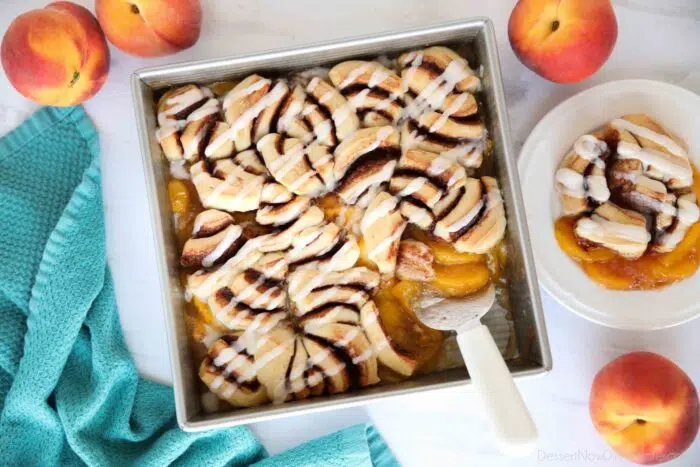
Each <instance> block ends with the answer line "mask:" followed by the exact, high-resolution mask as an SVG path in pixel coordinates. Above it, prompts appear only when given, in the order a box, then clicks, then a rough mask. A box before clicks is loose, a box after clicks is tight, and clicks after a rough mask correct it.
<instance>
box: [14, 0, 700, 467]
mask: <svg viewBox="0 0 700 467" xmlns="http://www.w3.org/2000/svg"><path fill="white" fill-rule="evenodd" d="M46 3H47V1H46V0H3V2H2V6H0V31H5V30H6V29H7V26H8V25H9V23H10V21H11V20H12V18H14V17H15V16H17V15H18V14H20V13H21V12H23V11H26V10H29V9H31V8H39V7H42V6H44V5H45V4H46ZM77 3H81V4H83V5H85V6H87V7H88V8H91V9H92V7H93V4H94V2H93V1H91V0H79V1H77ZM202 3H203V6H204V11H205V20H204V25H203V31H202V36H201V39H200V40H199V42H198V43H197V44H196V45H195V46H194V47H193V48H191V49H189V50H186V51H184V52H181V53H179V54H177V55H173V56H170V57H164V58H159V59H151V60H144V59H137V58H133V57H130V56H127V55H125V54H123V53H121V52H119V51H118V50H116V49H114V48H112V61H111V72H110V76H109V79H108V81H107V83H106V84H105V86H104V88H103V90H102V91H101V92H100V93H99V94H98V95H97V96H96V97H95V98H93V99H92V100H91V101H89V102H87V103H86V105H85V107H86V109H87V112H88V113H89V114H90V116H91V117H92V118H93V120H94V122H95V125H96V126H97V128H98V130H99V132H100V142H101V146H102V172H103V180H104V187H103V190H104V198H105V212H106V222H107V243H108V249H107V250H108V259H109V264H110V266H111V268H112V273H113V276H114V280H115V285H116V291H117V299H118V303H119V310H120V317H121V322H122V326H123V328H124V333H125V335H126V339H127V343H128V345H129V348H130V349H131V351H132V353H133V355H134V358H135V359H136V362H137V365H138V367H139V369H140V371H141V372H142V373H143V374H144V375H146V376H148V377H150V378H154V379H156V380H159V381H164V382H168V381H170V370H169V363H168V356H167V349H166V340H165V331H164V320H163V314H162V310H161V298H160V291H159V289H158V288H159V285H158V279H157V274H156V269H157V268H156V258H155V256H154V251H153V247H152V237H151V232H150V226H149V221H148V212H147V206H146V202H145V199H146V193H145V186H144V179H143V175H142V166H141V156H140V153H139V148H138V143H137V138H136V128H135V124H134V113H133V107H132V103H131V96H130V90H129V76H130V75H131V73H132V72H133V71H134V70H135V69H137V68H141V67H145V66H152V65H158V64H165V63H173V62H178V61H184V60H191V59H199V58H215V57H221V56H226V55H234V54H239V53H244V52H253V51H262V50H265V49H271V48H279V47H288V46H292V45H297V44H299V45H300V44H305V43H310V42H314V41H318V40H325V39H333V38H341V37H344V36H353V35H360V34H366V33H372V32H379V31H387V30H395V29H399V28H405V27H409V26H417V25H427V24H431V23H437V22H440V21H447V20H456V19H459V18H467V17H472V16H488V17H490V18H491V19H492V20H493V22H494V24H495V27H496V33H497V37H498V42H499V51H500V55H501V64H502V68H503V76H504V79H505V89H506V98H507V101H508V106H509V114H510V119H511V127H512V131H513V136H514V141H515V143H516V149H519V147H520V145H521V144H522V142H523V141H524V140H525V138H526V137H527V135H528V133H529V132H530V130H531V129H532V128H533V127H534V125H535V124H536V123H537V121H538V120H539V119H540V118H541V117H542V116H543V115H544V114H545V113H546V112H547V111H549V110H550V109H551V108H552V107H554V106H555V105H556V104H557V103H559V102H561V101H562V100H563V99H565V98H567V97H569V96H571V95H573V94H575V93H576V92H578V91H580V90H582V89H585V88H588V87H591V86H593V85H595V84H598V83H601V82H605V81H610V80H615V79H621V78H650V79H658V80H664V81H669V82H673V83H679V84H681V85H682V86H686V87H688V88H689V89H691V90H694V91H695V92H700V53H699V52H698V51H699V50H700V3H698V1H697V0H666V1H663V2H661V1H657V0H622V1H617V2H614V3H615V6H616V8H615V9H616V13H617V17H618V26H619V37H618V41H617V45H616V48H615V51H614V52H613V54H612V56H611V58H610V60H609V61H608V63H607V64H606V65H605V66H604V67H603V69H602V70H601V71H600V72H598V73H597V74H596V75H595V76H593V77H592V78H590V79H588V80H587V81H585V82H583V83H580V84H575V85H557V84H553V83H549V82H546V81H544V80H543V79H540V78H539V77H537V76H536V75H534V74H533V73H532V72H530V71H529V70H527V69H526V68H525V67H524V66H523V65H521V64H520V62H519V61H518V60H517V59H516V58H515V56H514V55H513V52H512V50H511V48H510V46H509V44H508V40H507V32H506V30H507V21H508V16H509V14H510V11H511V9H512V7H513V5H514V4H515V0H491V1H488V2H485V1H478V0H433V1H431V2H426V1H424V0H384V1H377V0H354V1H353V2H341V1H335V2H334V1H327V2H314V1H312V0H296V1H294V2H285V1H282V0H259V1H257V2H248V1H245V0H230V1H225V0H219V1H216V0H203V2H202ZM0 95H2V96H3V100H2V103H1V104H0V134H2V133H4V132H5V131H7V130H9V129H10V128H12V127H13V126H15V125H17V124H18V123H19V122H20V121H21V120H22V119H23V118H24V117H25V116H27V115H29V113H31V112H32V111H33V110H34V109H36V107H37V106H36V105H35V104H32V103H30V102H28V101H26V100H25V99H23V98H22V97H21V96H19V95H18V94H17V93H16V92H15V91H14V90H13V89H12V88H11V86H10V84H9V83H8V82H7V79H6V78H5V76H4V75H2V76H1V77H0ZM543 301H544V307H545V313H546V320H547V327H548V332H549V338H550V344H551V348H552V354H553V359H554V369H553V371H552V372H551V373H549V374H547V375H545V376H542V377H536V378H532V379H527V380H522V381H520V382H519V383H518V385H519V387H520V389H521V391H522V393H523V396H524V398H525V400H526V402H527V404H528V405H529V407H530V409H531V412H532V414H533V416H534V418H535V421H536V423H537V425H538V428H539V430H540V435H541V440H540V445H539V447H538V450H537V451H536V452H535V453H533V454H532V456H531V457H529V458H527V459H524V460H523V459H518V460H514V459H508V458H504V457H502V456H500V455H499V453H498V452H497V450H496V449H495V447H494V446H493V444H492V443H491V440H490V438H489V436H487V435H486V431H487V428H486V424H485V421H484V419H483V418H482V416H481V414H480V411H479V410H478V407H476V403H475V401H474V397H473V396H472V394H471V390H470V388H468V387H464V388H458V389H453V390H449V391H441V392H432V393H428V394H424V395H420V396H408V397H402V398H396V399H394V400H389V401H383V402H381V403H378V404H373V405H368V406H366V407H363V408H353V409H346V410H341V411H335V412H330V413H323V414H316V415H310V416H305V417H295V418H291V419H286V420H281V421H272V422H264V423H258V424H256V425H253V426H252V428H253V430H254V431H255V432H256V433H257V434H258V436H259V437H260V439H261V440H262V441H263V443H264V444H265V445H266V447H267V448H268V450H269V451H271V452H273V453H274V452H278V451H280V450H282V449H286V448H288V447H291V446H293V445H295V444H298V443H299V442H301V441H305V440H308V439H311V438H313V437H316V436H319V435H322V434H326V433H329V432H332V431H334V430H336V429H340V428H343V427H345V426H347V425H350V424H352V423H357V422H364V421H373V422H374V423H376V425H377V426H378V428H379V429H380V431H381V432H382V434H383V435H384V437H385V438H386V439H387V441H388V442H389V444H390V446H391V448H392V449H393V450H394V452H395V454H396V455H397V457H398V458H399V460H400V461H401V462H402V463H403V464H405V465H416V466H420V465H478V466H483V465H489V466H496V465H518V466H525V465H537V464H545V465H570V466H578V465H587V464H589V463H600V464H603V465H615V466H617V465H632V464H630V463H628V462H626V461H624V460H622V459H621V458H620V457H618V456H616V455H614V454H613V453H612V451H611V450H610V449H609V448H608V447H607V445H606V444H605V443H604V441H603V440H602V439H601V438H599V437H598V436H597V435H596V433H595V431H594V429H593V426H592V424H591V422H590V418H589V415H588V392H589V389H590V385H591V381H592V378H593V376H594V375H595V373H596V372H597V371H598V370H599V369H600V368H601V367H602V366H603V365H604V364H605V363H606V362H607V361H609V360H611V359H612V358H614V357H615V356H617V355H619V354H621V353H625V352H627V351H631V350H651V351H655V352H658V353H661V354H663V355H666V356H667V357H669V358H671V359H672V360H674V361H675V362H677V363H678V364H679V365H680V366H681V367H683V368H684V369H685V370H686V372H688V374H689V375H690V376H691V378H692V379H693V380H694V381H695V383H696V385H700V366H699V365H698V364H697V361H698V360H697V356H698V355H700V339H699V338H698V337H697V336H698V335H700V320H696V321H695V322H691V323H688V324H686V325H683V326H680V327H677V328H674V329H669V330H665V331H658V332H651V333H640V332H621V331H616V330H613V329H608V328H605V327H601V326H598V325H595V324H592V323H589V322H587V321H584V320H582V319H581V318H579V317H577V316H574V315H573V314H571V313H569V312H567V311H565V310H564V309H562V308H561V307H560V306H559V305H558V304H557V303H555V302H554V301H553V300H552V299H551V298H550V297H549V296H547V294H546V293H543ZM668 465H669V466H689V467H690V466H696V465H700V442H697V440H696V442H695V443H694V444H693V446H691V448H690V450H689V451H687V452H686V453H685V454H684V455H683V456H682V457H681V458H679V459H677V460H676V461H673V462H671V463H669V464H668Z"/></svg>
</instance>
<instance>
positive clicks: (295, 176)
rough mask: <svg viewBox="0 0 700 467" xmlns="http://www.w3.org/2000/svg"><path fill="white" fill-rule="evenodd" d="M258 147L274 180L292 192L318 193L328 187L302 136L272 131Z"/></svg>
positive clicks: (316, 194) (298, 193) (315, 194)
mask: <svg viewBox="0 0 700 467" xmlns="http://www.w3.org/2000/svg"><path fill="white" fill-rule="evenodd" d="M257 147H258V151H260V154H262V157H263V159H264V160H265V165H266V166H267V168H268V170H269V171H270V173H271V174H272V176H273V177H274V178H275V180H277V181H278V182H279V183H281V184H282V185H284V186H285V188H287V189H288V190H289V191H291V192H292V193H294V194H297V195H307V196H312V197H315V196H318V195H320V194H321V193H322V192H323V190H325V188H326V186H325V184H324V182H323V180H322V179H321V177H320V176H319V175H318V174H317V173H316V171H315V170H314V169H313V167H311V163H310V162H309V158H308V156H307V153H306V149H305V148H304V145H303V143H302V142H301V141H300V140H298V139H294V138H284V137H283V136H281V135H278V134H276V133H272V134H269V135H267V136H265V137H263V138H262V139H261V140H260V141H259V142H258V145H257Z"/></svg>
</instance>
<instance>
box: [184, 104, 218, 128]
mask: <svg viewBox="0 0 700 467" xmlns="http://www.w3.org/2000/svg"><path fill="white" fill-rule="evenodd" d="M218 111H219V101H218V100H217V99H215V98H210V99H209V100H208V101H206V102H205V103H204V105H203V106H201V107H200V108H198V109H197V110H195V111H194V112H192V113H191V114H189V115H188V116H187V122H188V123H189V122H196V121H197V120H201V119H203V118H206V117H208V116H209V115H213V114H215V113H217V112H218Z"/></svg>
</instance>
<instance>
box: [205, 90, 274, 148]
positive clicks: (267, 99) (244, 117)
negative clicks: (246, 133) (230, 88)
mask: <svg viewBox="0 0 700 467" xmlns="http://www.w3.org/2000/svg"><path fill="white" fill-rule="evenodd" d="M286 92H287V88H286V86H285V85H284V84H283V83H282V82H278V83H277V84H276V85H275V86H274V87H273V88H272V90H271V91H270V92H269V93H267V94H265V95H264V96H263V97H262V98H260V100H259V101H258V102H256V103H255V104H254V105H252V106H250V108H248V109H247V110H246V111H245V112H243V113H242V114H241V115H240V116H239V117H238V118H237V119H236V120H235V121H234V122H233V123H232V124H231V127H230V128H229V129H228V130H226V131H224V132H223V133H221V134H220V135H219V136H217V137H216V139H214V141H211V142H210V143H209V145H208V146H207V148H206V149H205V151H204V154H205V155H206V156H207V157H209V156H211V155H212V154H214V153H215V152H216V151H217V150H218V149H219V148H220V147H221V146H223V145H224V143H225V142H226V141H227V140H230V139H233V138H234V137H235V136H236V134H237V133H238V132H239V131H240V130H242V129H243V128H245V127H246V126H247V125H248V124H249V123H250V122H252V121H253V120H255V119H256V118H257V117H258V115H260V113H261V112H262V111H263V110H265V108H266V107H267V106H269V105H271V104H272V103H273V102H276V101H277V100H279V99H281V98H282V96H284V94H285V93H286ZM226 108H228V107H226Z"/></svg>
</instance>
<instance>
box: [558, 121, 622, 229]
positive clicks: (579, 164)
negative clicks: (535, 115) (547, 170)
mask: <svg viewBox="0 0 700 467" xmlns="http://www.w3.org/2000/svg"><path fill="white" fill-rule="evenodd" d="M602 137H603V133H602V132H598V133H596V134H591V135H584V136H581V137H580V138H578V139H577V140H576V142H575V143H574V147H573V150H572V151H570V152H569V154H567V155H566V157H564V159H563V160H562V161H561V164H559V169H558V170H557V172H556V174H555V179H556V184H555V185H556V188H557V190H558V192H559V195H560V199H561V202H562V211H563V213H564V215H566V216H571V215H576V214H580V213H582V212H584V211H587V210H590V209H593V208H595V207H596V206H597V205H599V204H601V203H604V202H606V201H607V200H608V199H609V198H610V190H609V189H608V183H607V180H606V178H605V169H606V162H605V161H606V160H607V159H609V158H610V154H611V151H610V149H609V148H608V144H607V143H606V142H605V141H604V140H603V139H601V138H602Z"/></svg>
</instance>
